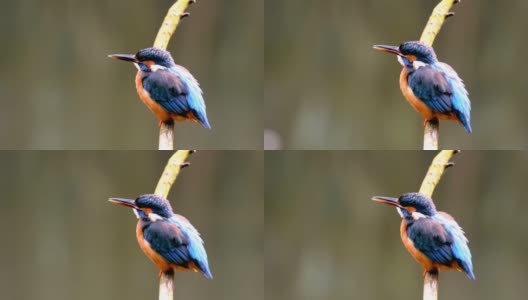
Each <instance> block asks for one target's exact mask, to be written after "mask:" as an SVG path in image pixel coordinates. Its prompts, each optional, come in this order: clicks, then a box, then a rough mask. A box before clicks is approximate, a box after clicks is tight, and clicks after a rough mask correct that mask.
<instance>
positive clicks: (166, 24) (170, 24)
mask: <svg viewBox="0 0 528 300" xmlns="http://www.w3.org/2000/svg"><path fill="white" fill-rule="evenodd" d="M195 2H196V0H177V1H176V2H175V3H174V4H173V5H172V6H171V8H169V11H168V12H167V15H166V16H165V19H164V20H163V23H162V24H161V27H160V29H159V30H158V34H157V35H156V40H154V47H156V48H161V49H164V50H165V49H167V46H168V45H169V41H170V38H171V37H172V34H173V33H174V31H176V27H178V24H180V21H181V20H182V19H183V18H185V17H187V16H189V13H186V12H185V10H186V9H187V7H189V5H191V4H193V3H195ZM173 133H174V122H170V123H163V124H161V126H160V134H159V148H158V149H159V150H173V149H174V134H173Z"/></svg>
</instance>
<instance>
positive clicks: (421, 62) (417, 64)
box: [413, 60, 428, 70]
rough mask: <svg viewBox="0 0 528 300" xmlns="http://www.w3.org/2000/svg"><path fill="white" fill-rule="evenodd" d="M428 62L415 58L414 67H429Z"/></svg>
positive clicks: (416, 68)
mask: <svg viewBox="0 0 528 300" xmlns="http://www.w3.org/2000/svg"><path fill="white" fill-rule="evenodd" d="M427 66H428V64H426V63H424V62H423V61H419V60H415V61H413V68H414V69H415V70H418V69H419V68H420V67H427Z"/></svg>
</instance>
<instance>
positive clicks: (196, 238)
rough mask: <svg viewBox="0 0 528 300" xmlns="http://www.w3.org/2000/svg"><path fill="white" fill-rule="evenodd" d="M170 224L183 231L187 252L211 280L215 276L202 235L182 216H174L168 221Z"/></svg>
mask: <svg viewBox="0 0 528 300" xmlns="http://www.w3.org/2000/svg"><path fill="white" fill-rule="evenodd" d="M168 221H169V222H171V223H173V224H176V226H178V228H179V229H180V230H181V231H182V233H183V235H184V236H185V237H186V238H187V240H188V244H187V250H188V253H189V257H190V258H191V259H192V260H193V261H194V262H195V263H196V264H197V266H198V268H200V270H202V272H203V273H204V275H205V277H207V278H209V279H211V278H213V275H212V274H211V271H210V270H209V264H208V261H207V252H205V248H204V246H203V244H204V242H203V240H202V238H201V237H200V233H199V232H198V230H196V228H194V226H192V224H191V223H189V221H187V219H185V218H184V217H182V216H180V215H174V216H172V217H171V218H169V219H168Z"/></svg>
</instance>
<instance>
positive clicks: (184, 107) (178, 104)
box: [143, 70, 190, 116]
mask: <svg viewBox="0 0 528 300" xmlns="http://www.w3.org/2000/svg"><path fill="white" fill-rule="evenodd" d="M144 74H145V75H144V78H143V87H144V88H145V90H146V91H147V92H148V93H149V94H150V97H151V98H152V99H154V101H156V102H157V103H158V104H159V105H161V107H163V108H164V109H165V110H167V111H168V112H171V113H174V114H177V115H181V116H186V115H187V113H188V112H189V111H190V107H189V103H188V101H187V95H188V90H187V87H186V86H185V85H184V84H183V83H182V82H181V80H180V79H179V78H178V76H176V75H175V74H173V73H172V72H169V71H166V70H158V71H156V72H145V73H144Z"/></svg>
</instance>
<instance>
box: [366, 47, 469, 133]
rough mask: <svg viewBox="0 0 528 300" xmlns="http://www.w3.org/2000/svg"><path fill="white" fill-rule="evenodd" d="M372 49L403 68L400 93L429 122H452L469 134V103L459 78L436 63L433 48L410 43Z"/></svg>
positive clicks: (449, 67)
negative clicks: (384, 54)
mask: <svg viewBox="0 0 528 300" xmlns="http://www.w3.org/2000/svg"><path fill="white" fill-rule="evenodd" d="M374 49H376V50H381V51H385V52H388V53H392V54H396V55H397V58H398V62H400V64H401V65H402V66H403V70H402V71H401V74H400V89H401V91H402V93H403V95H404V96H405V98H406V99H407V101H408V102H409V103H410V104H411V106H412V107H413V108H414V109H415V110H416V111H418V112H419V113H420V114H421V115H422V117H424V119H425V120H424V126H425V124H426V123H427V121H429V120H433V119H437V120H455V121H459V122H460V123H462V125H463V126H464V128H465V129H466V131H467V132H468V133H471V124H470V111H471V102H470V101H469V98H468V92H467V91H466V88H465V86H464V83H463V82H462V79H460V77H458V74H457V73H456V72H455V70H453V68H451V66H449V65H448V64H446V63H443V62H439V61H438V59H437V58H436V54H435V52H434V50H433V48H432V47H430V46H428V45H426V44H424V43H422V42H419V41H411V42H405V43H403V44H401V45H400V46H399V47H397V46H385V45H375V46H374Z"/></svg>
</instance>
